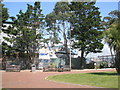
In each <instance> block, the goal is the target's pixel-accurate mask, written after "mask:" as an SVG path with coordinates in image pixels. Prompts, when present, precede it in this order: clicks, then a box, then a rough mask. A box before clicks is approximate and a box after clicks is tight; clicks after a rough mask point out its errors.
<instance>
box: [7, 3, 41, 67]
mask: <svg viewBox="0 0 120 90" xmlns="http://www.w3.org/2000/svg"><path fill="white" fill-rule="evenodd" d="M41 12H42V10H41V7H40V2H35V3H34V6H32V5H30V4H27V10H26V11H25V12H24V13H23V12H22V10H20V12H19V14H18V15H16V18H15V17H11V19H12V21H13V23H14V24H13V25H12V26H11V27H10V29H9V34H10V36H11V38H10V37H9V38H7V39H9V40H10V42H11V43H12V48H13V51H14V53H18V57H19V61H22V62H23V64H24V65H25V68H29V67H30V65H31V64H33V63H34V60H35V57H36V53H37V52H38V47H39V42H38V41H39V39H41V38H42V36H41V33H39V32H40V29H41V27H42V26H43V14H41Z"/></svg>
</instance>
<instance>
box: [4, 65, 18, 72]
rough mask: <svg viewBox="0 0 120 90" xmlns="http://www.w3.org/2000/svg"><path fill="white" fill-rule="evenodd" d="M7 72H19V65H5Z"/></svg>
mask: <svg viewBox="0 0 120 90" xmlns="http://www.w3.org/2000/svg"><path fill="white" fill-rule="evenodd" d="M8 71H17V72H20V65H6V72H8Z"/></svg>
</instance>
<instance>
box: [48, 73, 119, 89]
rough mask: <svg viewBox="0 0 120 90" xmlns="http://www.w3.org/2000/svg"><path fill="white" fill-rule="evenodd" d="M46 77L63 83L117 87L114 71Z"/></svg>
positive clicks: (116, 76) (116, 77)
mask: <svg viewBox="0 0 120 90" xmlns="http://www.w3.org/2000/svg"><path fill="white" fill-rule="evenodd" d="M47 79H48V80H53V81H57V82H64V83H73V84H80V85H90V86H97V87H104V88H118V75H117V73H116V72H99V73H98V72H97V73H80V74H63V75H55V76H49V77H48V78H47Z"/></svg>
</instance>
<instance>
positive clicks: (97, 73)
mask: <svg viewBox="0 0 120 90" xmlns="http://www.w3.org/2000/svg"><path fill="white" fill-rule="evenodd" d="M90 74H95V75H116V76H118V74H117V73H105V72H96V73H90Z"/></svg>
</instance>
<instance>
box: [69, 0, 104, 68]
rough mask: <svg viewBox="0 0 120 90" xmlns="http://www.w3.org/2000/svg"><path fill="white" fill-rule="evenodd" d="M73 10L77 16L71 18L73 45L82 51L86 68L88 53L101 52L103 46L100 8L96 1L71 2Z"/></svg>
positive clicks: (82, 61)
mask: <svg viewBox="0 0 120 90" xmlns="http://www.w3.org/2000/svg"><path fill="white" fill-rule="evenodd" d="M70 8H71V11H72V12H74V13H75V16H74V17H73V19H72V20H71V24H72V26H73V30H72V31H71V35H72V39H73V41H74V44H73V47H74V48H78V49H79V50H80V51H81V66H82V68H84V63H85V59H84V57H85V56H87V54H88V53H91V52H93V53H97V52H101V50H102V48H103V44H102V43H101V41H102V37H101V34H102V29H103V27H102V25H101V16H100V12H99V8H98V7H96V6H95V2H93V1H92V0H90V1H89V2H74V1H73V2H71V4H70Z"/></svg>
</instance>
